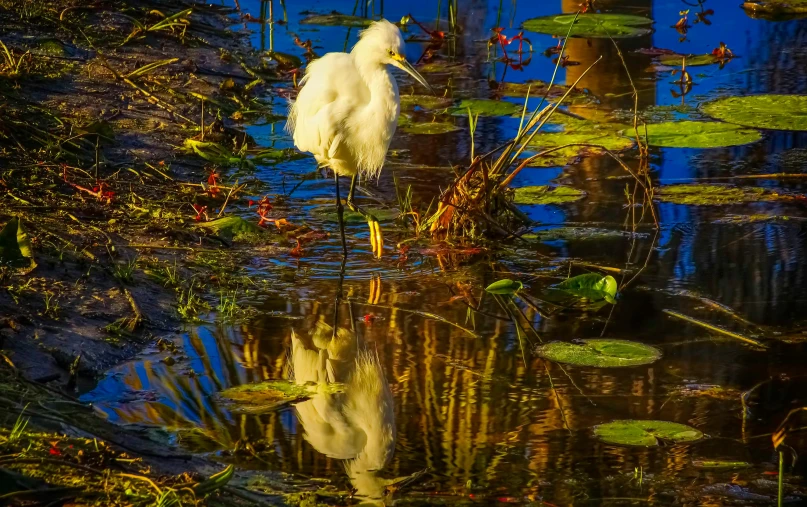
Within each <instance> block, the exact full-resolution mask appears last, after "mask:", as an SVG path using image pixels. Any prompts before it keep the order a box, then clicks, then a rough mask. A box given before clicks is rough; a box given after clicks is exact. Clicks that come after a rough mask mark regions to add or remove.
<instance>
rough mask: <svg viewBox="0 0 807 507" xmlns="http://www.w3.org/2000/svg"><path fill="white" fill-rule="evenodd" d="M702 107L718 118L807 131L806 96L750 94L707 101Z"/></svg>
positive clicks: (726, 120)
mask: <svg viewBox="0 0 807 507" xmlns="http://www.w3.org/2000/svg"><path fill="white" fill-rule="evenodd" d="M701 110H702V111H703V112H704V113H706V114H708V115H709V116H711V117H712V118H716V119H718V120H723V121H725V122H729V123H735V124H737V125H744V126H746V127H754V128H761V129H772V130H807V96H804V95H749V96H747V97H724V98H721V99H715V100H713V101H710V102H706V103H705V104H703V105H702V106H701Z"/></svg>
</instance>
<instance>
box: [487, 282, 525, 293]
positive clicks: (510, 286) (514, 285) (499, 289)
mask: <svg viewBox="0 0 807 507" xmlns="http://www.w3.org/2000/svg"><path fill="white" fill-rule="evenodd" d="M523 288H524V284H522V283H521V282H519V281H518V280H510V279H509V278H505V279H503V280H497V281H495V282H493V283H492V284H490V285H488V286H487V287H485V290H486V291H487V292H490V293H491V294H515V293H516V292H518V291H520V290H521V289H523Z"/></svg>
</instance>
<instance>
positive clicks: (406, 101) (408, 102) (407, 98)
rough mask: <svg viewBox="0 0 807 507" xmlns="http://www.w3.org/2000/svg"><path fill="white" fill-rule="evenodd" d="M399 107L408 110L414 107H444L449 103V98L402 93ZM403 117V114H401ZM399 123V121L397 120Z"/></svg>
mask: <svg viewBox="0 0 807 507" xmlns="http://www.w3.org/2000/svg"><path fill="white" fill-rule="evenodd" d="M400 99H401V109H402V110H409V109H414V108H416V107H419V108H422V109H430V110H431V109H446V108H447V107H448V106H450V105H451V99H450V98H448V97H439V96H436V95H408V94H402V95H401V96H400ZM401 117H403V115H401ZM399 125H400V122H399Z"/></svg>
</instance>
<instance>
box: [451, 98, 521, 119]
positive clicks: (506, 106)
mask: <svg viewBox="0 0 807 507" xmlns="http://www.w3.org/2000/svg"><path fill="white" fill-rule="evenodd" d="M468 109H470V110H471V113H473V114H475V115H477V114H478V115H479V116H513V115H516V114H518V115H521V110H522V109H523V106H522V105H519V104H514V103H512V102H507V101H505V100H490V99H465V100H463V101H461V102H460V103H459V104H457V105H456V106H454V107H450V108H449V109H448V112H449V113H451V114H453V115H455V116H468Z"/></svg>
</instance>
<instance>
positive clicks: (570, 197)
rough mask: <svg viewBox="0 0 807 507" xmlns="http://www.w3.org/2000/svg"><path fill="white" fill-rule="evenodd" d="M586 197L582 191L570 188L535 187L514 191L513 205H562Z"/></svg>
mask: <svg viewBox="0 0 807 507" xmlns="http://www.w3.org/2000/svg"><path fill="white" fill-rule="evenodd" d="M585 196H586V193H585V192H583V191H582V190H577V189H576V188H572V187H565V186H562V185H561V186H557V187H550V186H549V185H535V186H531V187H521V188H517V189H516V194H515V198H514V199H513V202H514V203H515V204H562V203H565V202H572V201H577V200H578V199H582V198H583V197H585Z"/></svg>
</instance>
